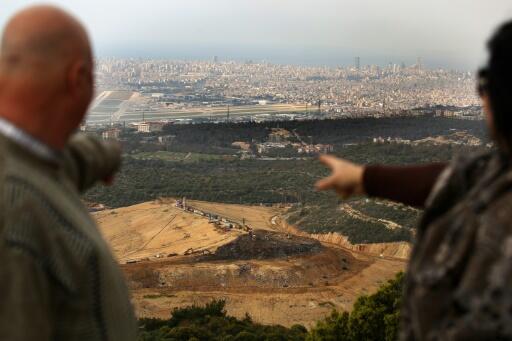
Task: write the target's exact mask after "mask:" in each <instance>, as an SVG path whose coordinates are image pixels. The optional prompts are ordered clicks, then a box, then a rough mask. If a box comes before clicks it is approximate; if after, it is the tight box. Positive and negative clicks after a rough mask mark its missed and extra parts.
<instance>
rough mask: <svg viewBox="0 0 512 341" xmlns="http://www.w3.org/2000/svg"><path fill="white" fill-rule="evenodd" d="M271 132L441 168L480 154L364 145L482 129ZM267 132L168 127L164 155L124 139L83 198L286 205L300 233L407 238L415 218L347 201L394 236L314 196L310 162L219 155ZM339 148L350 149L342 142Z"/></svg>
mask: <svg viewBox="0 0 512 341" xmlns="http://www.w3.org/2000/svg"><path fill="white" fill-rule="evenodd" d="M272 125H275V126H278V125H279V126H280V127H286V128H288V129H296V130H297V131H300V132H301V134H312V135H311V136H313V139H315V140H318V141H319V142H322V143H336V148H335V151H334V154H335V155H338V156H340V157H343V158H346V159H349V160H352V161H354V162H358V163H363V164H372V163H381V164H411V163H422V162H433V161H448V160H450V159H451V158H452V157H453V155H456V154H458V153H471V152H474V151H476V150H478V149H481V148H484V147H473V146H464V145H455V144H444V145H433V144H420V145H416V146H414V145H408V144H375V143H372V142H369V140H368V138H370V137H372V136H381V135H380V134H390V135H392V136H397V137H402V138H405V137H408V138H423V137H426V136H427V135H428V131H432V132H439V133H443V132H444V133H447V134H449V133H450V132H453V129H457V130H458V129H463V128H464V129H467V131H471V132H473V133H474V134H476V136H478V137H480V138H485V136H484V130H483V129H482V128H481V125H482V122H478V121H463V120H454V119H451V120H450V119H441V118H428V117H417V118H400V119H399V118H395V119H379V120H374V119H353V120H325V121H307V122H280V123H278V122H276V123H272V124H271V125H270V126H272ZM288 125H290V127H288ZM270 126H264V125H262V124H255V123H247V124H217V125H213V124H209V125H202V124H200V125H181V126H178V125H170V126H167V127H166V130H167V131H166V132H163V133H162V134H167V133H172V134H174V135H175V136H176V138H175V142H173V144H172V145H171V146H170V147H169V146H165V148H166V150H165V151H164V150H161V149H162V148H164V147H163V146H161V145H158V144H156V143H142V140H141V135H138V134H134V133H126V135H127V136H128V137H127V141H125V144H130V145H129V146H128V147H127V149H126V154H125V157H124V162H123V166H122V168H121V171H120V173H119V174H118V175H117V177H116V181H115V183H114V185H113V186H110V187H103V186H98V187H95V188H93V189H92V190H90V191H89V192H88V193H86V195H85V197H84V199H85V200H87V201H91V202H97V203H103V204H105V205H107V206H109V207H113V208H115V207H123V206H129V205H134V204H137V203H141V202H145V201H150V200H154V199H156V198H159V197H187V198H189V199H196V200H204V201H213V202H222V203H237V204H252V205H254V204H256V205H259V204H266V205H269V204H278V203H285V204H291V205H293V206H292V209H291V210H290V212H289V213H290V222H291V223H294V224H297V225H298V227H299V228H301V229H304V230H306V231H308V232H340V233H342V234H344V235H346V236H348V237H349V240H350V241H352V242H355V243H361V242H365V243H373V242H390V241H407V240H409V239H410V237H411V232H410V229H411V228H413V227H414V226H415V224H416V221H417V218H418V216H419V214H420V212H419V211H417V210H408V209H403V210H399V209H396V208H391V207H386V206H383V205H376V204H375V202H374V201H373V200H370V201H369V202H364V203H361V201H360V200H359V201H358V200H357V199H355V200H352V201H349V202H348V203H349V204H350V205H354V208H356V209H358V210H360V211H361V212H363V213H365V214H367V215H369V216H372V217H375V218H383V219H387V220H392V221H395V222H397V223H399V224H401V225H402V226H403V228H401V229H396V230H389V229H386V228H385V227H384V226H383V225H382V224H376V223H372V222H365V223H363V222H361V221H360V220H357V219H354V218H352V217H349V216H347V215H344V214H342V213H341V212H340V211H339V209H338V204H339V203H340V202H339V200H338V198H337V197H336V195H335V194H333V193H318V192H315V191H314V189H313V185H314V183H315V182H316V181H317V180H318V179H320V178H322V177H324V176H326V175H327V174H328V171H327V170H326V169H325V168H324V167H323V166H322V165H320V164H319V162H318V161H317V160H316V158H315V157H309V158H300V159H292V160H280V159H258V158H249V159H243V158H240V157H238V156H237V154H236V150H233V151H232V153H231V154H229V153H227V154H226V150H229V148H232V147H231V143H232V142H234V141H237V140H244V141H253V140H256V139H260V140H265V139H266V137H267V136H268V132H269V129H270ZM349 132H350V134H349ZM344 134H345V135H344ZM384 136H387V135H384ZM347 141H351V143H348V144H347V143H345V142H347ZM352 142H354V143H352ZM355 142H357V143H355ZM185 146H188V147H187V148H185ZM191 146H193V147H191ZM199 146H204V147H205V150H206V151H208V153H205V152H203V151H201V148H199ZM189 147H190V148H189ZM183 149H188V151H187V150H183ZM191 149H193V150H194V151H191ZM149 150H152V151H149ZM212 151H213V153H211V152H212ZM221 152H222V153H224V154H222V153H221ZM209 153H211V154H209Z"/></svg>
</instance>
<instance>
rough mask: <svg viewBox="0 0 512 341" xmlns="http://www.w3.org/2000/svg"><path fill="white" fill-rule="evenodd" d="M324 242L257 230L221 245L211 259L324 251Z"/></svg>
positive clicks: (276, 255) (255, 257) (233, 258)
mask: <svg viewBox="0 0 512 341" xmlns="http://www.w3.org/2000/svg"><path fill="white" fill-rule="evenodd" d="M322 249H323V246H322V244H321V243H320V242H319V241H317V240H314V239H310V238H305V237H300V236H295V235H291V234H285V233H278V232H271V231H264V230H257V231H254V232H252V233H249V234H246V235H242V236H239V237H238V238H237V239H235V240H233V241H231V242H229V243H227V244H225V245H222V246H220V247H219V248H218V249H217V250H216V251H215V253H214V254H213V255H211V259H214V260H230V259H232V260H247V259H271V258H286V257H289V256H297V255H302V254H313V253H317V252H320V251H322Z"/></svg>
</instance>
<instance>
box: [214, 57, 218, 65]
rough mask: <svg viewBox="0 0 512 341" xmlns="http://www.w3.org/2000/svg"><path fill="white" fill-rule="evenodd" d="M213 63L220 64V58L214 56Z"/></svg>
mask: <svg viewBox="0 0 512 341" xmlns="http://www.w3.org/2000/svg"><path fill="white" fill-rule="evenodd" d="M213 62H214V63H215V64H217V63H218V62H219V56H213Z"/></svg>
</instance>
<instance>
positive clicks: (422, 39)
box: [0, 0, 512, 69]
mask: <svg viewBox="0 0 512 341" xmlns="http://www.w3.org/2000/svg"><path fill="white" fill-rule="evenodd" d="M35 3H38V2H37V1H30V0H2V5H1V11H0V25H2V27H3V25H4V24H5V22H6V21H7V19H8V17H10V16H11V15H12V14H13V13H15V12H16V11H17V10H18V9H20V8H23V7H24V6H27V5H30V4H35ZM51 3H54V4H58V5H61V6H63V7H64V8H67V9H69V10H70V11H71V12H73V13H74V14H75V15H76V16H78V17H79V18H80V19H81V20H82V21H83V22H84V23H85V25H86V27H87V28H88V30H89V32H90V33H91V36H92V40H93V43H94V47H95V50H96V53H97V54H98V55H99V56H133V57H144V56H150V57H168V58H180V59H181V58H184V59H195V58H201V59H206V58H212V57H213V56H214V55H218V56H219V57H220V58H221V59H254V60H262V59H265V60H268V61H271V62H277V63H298V64H319V65H322V64H327V65H347V64H352V63H353V60H354V57H355V56H360V57H361V63H362V64H369V63H377V64H387V63H388V62H396V63H400V62H401V61H405V62H406V63H413V62H414V61H415V60H416V58H417V57H418V56H421V57H422V58H423V60H424V63H425V64H427V65H429V66H447V67H453V68H458V69H474V68H476V67H477V66H478V65H480V64H482V63H483V62H484V61H485V42H486V40H487V38H488V37H489V36H490V34H491V33H492V31H493V30H494V29H495V28H496V26H497V25H498V24H499V23H501V22H503V21H504V20H506V19H512V1H511V0H136V1H132V0H124V1H120V0H101V1H99V0H57V1H52V2H51Z"/></svg>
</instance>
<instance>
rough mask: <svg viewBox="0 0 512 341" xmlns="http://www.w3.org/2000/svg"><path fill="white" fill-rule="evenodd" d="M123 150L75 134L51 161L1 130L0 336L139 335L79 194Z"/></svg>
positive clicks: (119, 278) (123, 338)
mask: <svg viewBox="0 0 512 341" xmlns="http://www.w3.org/2000/svg"><path fill="white" fill-rule="evenodd" d="M118 154H119V153H118V152H117V151H116V150H115V149H113V148H111V147H109V146H108V145H106V144H104V143H102V142H100V141H98V140H95V139H93V138H90V137H85V136H78V137H75V138H74V139H73V140H72V142H71V143H70V145H69V147H68V148H67V150H66V152H65V153H64V155H63V157H62V159H61V160H60V161H59V164H52V163H50V162H48V161H44V160H42V159H40V158H38V157H37V156H35V155H34V154H32V153H31V152H30V151H28V150H26V149H24V148H22V147H21V146H19V145H17V144H16V143H14V142H12V141H10V140H8V139H7V138H5V137H2V136H0V191H1V193H3V194H4V195H3V197H0V200H1V202H0V262H1V263H0V302H1V303H0V340H13V341H16V340H66V341H71V340H115V341H131V340H135V339H136V320H135V318H134V314H133V309H132V306H131V304H130V300H129V296H128V290H127V287H126V285H125V283H124V278H123V275H122V273H121V271H120V269H119V267H118V265H117V264H116V262H115V261H114V259H113V257H112V254H111V252H110V250H109V247H108V245H107V244H106V243H105V241H104V240H103V239H102V237H101V235H100V233H99V231H98V229H97V227H96V225H95V223H94V221H93V220H92V218H91V217H90V215H89V213H88V211H87V209H86V208H85V207H84V205H83V204H82V202H81V200H80V191H83V190H85V189H87V188H88V187H90V186H91V185H93V184H94V183H95V182H96V181H97V180H99V179H102V178H104V177H106V176H107V175H108V174H111V173H112V172H113V170H114V169H115V168H116V167H118V165H119V155H118Z"/></svg>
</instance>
